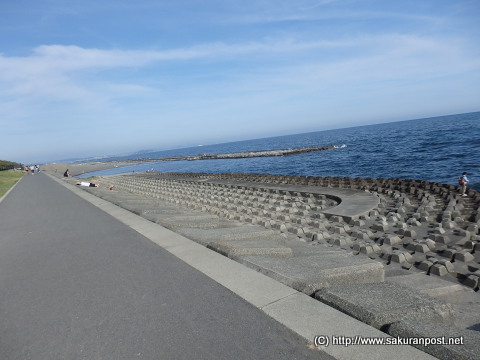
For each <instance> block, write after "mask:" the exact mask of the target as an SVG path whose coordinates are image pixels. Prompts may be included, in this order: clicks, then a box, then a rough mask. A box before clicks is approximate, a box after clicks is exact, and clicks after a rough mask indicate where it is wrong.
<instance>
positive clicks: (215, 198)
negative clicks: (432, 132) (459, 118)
mask: <svg viewBox="0 0 480 360" xmlns="http://www.w3.org/2000/svg"><path fill="white" fill-rule="evenodd" d="M67 181H69V179H67ZM72 181H74V179H72ZM95 181H96V182H97V180H95ZM98 182H100V183H102V184H103V185H105V184H115V189H114V190H113V191H109V190H106V189H105V187H104V188H87V189H86V190H87V191H89V192H91V193H93V194H95V195H97V196H99V197H102V198H103V199H105V200H108V201H110V202H112V203H115V204H117V205H119V206H121V207H124V208H125V209H127V210H130V211H131V212H134V213H136V214H139V215H141V216H142V217H145V218H146V219H149V220H150V221H153V222H156V223H158V224H160V225H162V226H164V227H166V228H169V229H171V230H173V231H175V232H177V233H179V234H181V235H183V236H185V237H187V238H190V239H192V240H194V241H196V242H198V243H200V244H203V245H204V246H206V247H208V248H210V249H212V250H214V251H217V252H219V253H221V254H223V255H225V256H228V257H229V258H232V259H234V260H236V261H238V262H240V263H242V264H244V265H245V266H248V267H250V268H253V269H255V270H257V271H259V272H262V273H264V274H266V275H268V276H270V277H272V278H274V279H276V280H278V281H280V282H283V283H284V284H286V285H288V286H291V287H292V288H294V289H296V290H298V291H302V292H304V293H306V294H308V295H310V296H312V297H315V298H316V299H318V300H319V301H321V302H324V303H326V304H328V305H330V306H332V307H335V308H337V309H339V310H341V311H343V312H345V313H347V314H349V315H351V316H353V317H355V318H357V319H359V320H361V321H363V322H365V323H367V324H369V325H371V326H374V327H376V328H378V329H381V330H382V331H384V332H386V333H388V334H390V335H392V336H400V337H409V338H413V337H424V338H426V337H429V338H431V337H440V336H447V337H449V336H452V337H453V336H463V339H464V345H462V346H458V345H455V346H451V345H450V346H448V345H444V344H438V345H437V346H429V347H428V348H426V347H422V346H420V347H419V348H421V349H422V351H427V352H429V353H431V354H433V355H434V356H436V357H439V358H443V359H460V358H462V359H477V358H478V354H479V353H480V351H479V349H478V346H479V344H480V341H479V340H480V337H479V330H480V315H479V314H480V301H479V300H480V298H479V292H478V287H479V278H480V257H479V256H480V232H479V225H480V194H479V193H477V192H476V191H473V190H469V192H468V197H466V198H463V197H461V196H459V189H458V187H457V186H454V185H445V184H438V183H431V182H427V181H415V180H400V179H360V178H334V177H328V178H317V177H300V176H279V175H256V174H191V173H184V174H178V173H144V174H134V175H132V174H128V175H115V176H108V177H103V178H99V179H98ZM319 321H321V319H319Z"/></svg>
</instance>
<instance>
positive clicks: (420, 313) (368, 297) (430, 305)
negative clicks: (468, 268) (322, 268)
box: [315, 283, 454, 329]
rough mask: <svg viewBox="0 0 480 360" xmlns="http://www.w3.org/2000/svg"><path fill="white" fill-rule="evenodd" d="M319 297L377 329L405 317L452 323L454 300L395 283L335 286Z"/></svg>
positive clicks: (318, 295)
mask: <svg viewBox="0 0 480 360" xmlns="http://www.w3.org/2000/svg"><path fill="white" fill-rule="evenodd" d="M315 298H316V299H318V300H320V301H322V302H324V303H325V304H328V305H330V306H333V307H335V308H336V309H338V310H340V311H342V312H344V313H346V314H349V315H351V316H353V317H355V318H356V319H359V320H361V321H363V322H365V323H366V324H369V325H372V326H373V327H375V328H377V329H384V328H385V327H386V326H387V325H389V324H391V323H394V322H397V321H402V320H417V321H418V320H430V321H432V320H433V321H437V322H439V323H452V322H453V316H454V310H453V307H452V306H451V305H450V304H447V303H445V302H443V301H441V300H438V299H435V298H433V297H430V296H428V295H424V294H421V293H418V292H416V291H413V290H411V289H408V288H405V287H403V286H399V285H396V284H391V283H378V284H363V285H350V286H333V287H330V288H324V289H320V290H319V291H318V292H317V293H316V294H315Z"/></svg>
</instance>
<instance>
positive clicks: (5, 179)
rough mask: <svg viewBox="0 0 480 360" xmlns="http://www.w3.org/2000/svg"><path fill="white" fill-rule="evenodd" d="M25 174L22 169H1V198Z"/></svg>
mask: <svg viewBox="0 0 480 360" xmlns="http://www.w3.org/2000/svg"><path fill="white" fill-rule="evenodd" d="M23 175H25V172H24V171H22V170H4V171H0V198H1V197H2V196H3V195H5V193H6V192H7V191H8V190H9V189H10V188H11V187H12V186H13V185H15V184H16V183H17V182H18V180H20V179H21V178H22V176H23Z"/></svg>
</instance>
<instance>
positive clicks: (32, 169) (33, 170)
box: [30, 165, 35, 175]
mask: <svg viewBox="0 0 480 360" xmlns="http://www.w3.org/2000/svg"><path fill="white" fill-rule="evenodd" d="M30 174H31V175H33V174H35V166H33V165H32V166H30Z"/></svg>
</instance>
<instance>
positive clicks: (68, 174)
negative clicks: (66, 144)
mask: <svg viewBox="0 0 480 360" xmlns="http://www.w3.org/2000/svg"><path fill="white" fill-rule="evenodd" d="M63 176H64V177H70V176H72V175H71V174H70V172H69V171H68V169H67V170H65V172H64V173H63Z"/></svg>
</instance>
